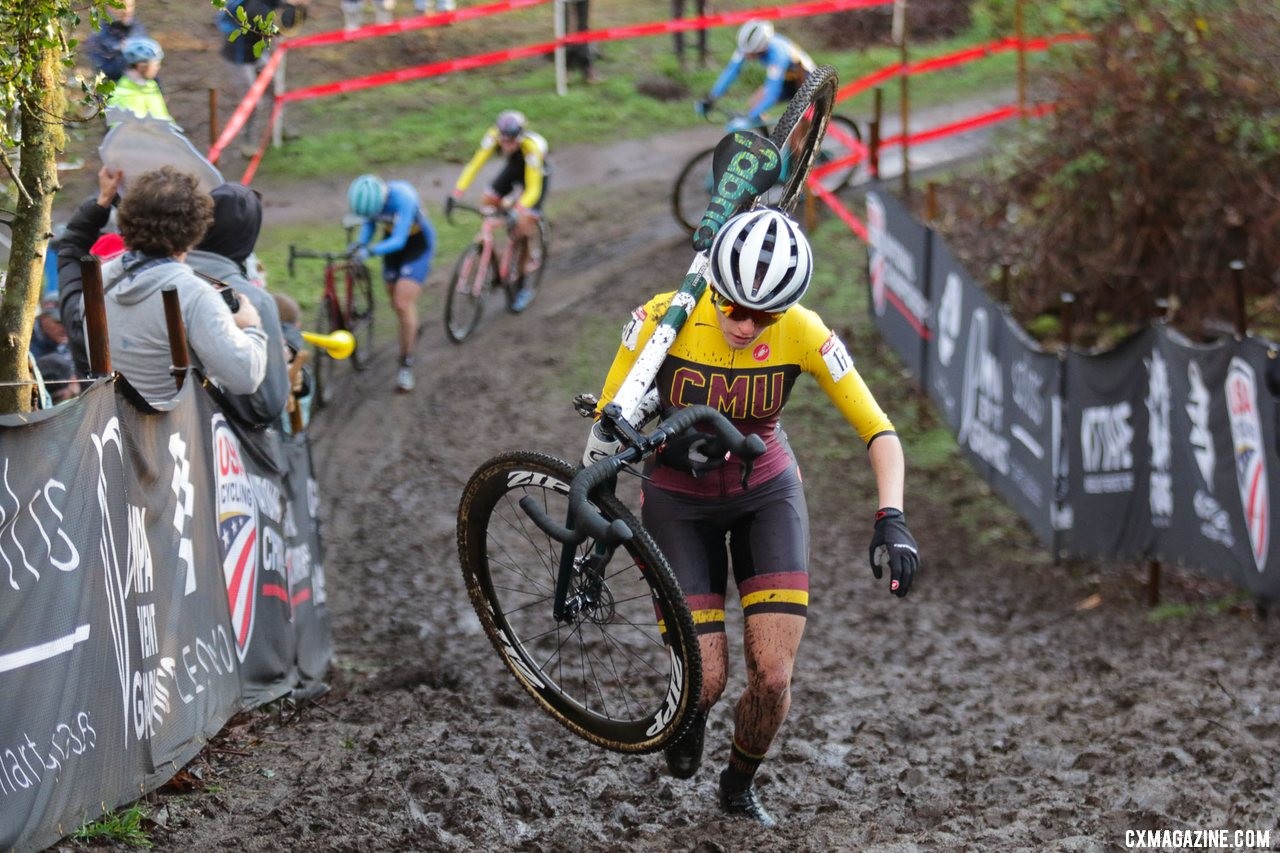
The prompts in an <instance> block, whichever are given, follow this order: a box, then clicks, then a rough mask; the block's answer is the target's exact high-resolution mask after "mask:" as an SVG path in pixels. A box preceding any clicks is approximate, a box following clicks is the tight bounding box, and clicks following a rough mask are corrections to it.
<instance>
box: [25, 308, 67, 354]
mask: <svg viewBox="0 0 1280 853" xmlns="http://www.w3.org/2000/svg"><path fill="white" fill-rule="evenodd" d="M30 349H31V354H32V355H34V356H35V357H36V358H40V357H41V356H45V355H49V354H51V353H56V354H58V355H63V356H66V358H67V361H68V362H70V360H71V343H70V341H69V339H68V337H67V330H66V328H65V327H63V325H62V318H61V317H60V316H59V311H58V302H57V300H52V301H51V300H45V301H43V302H41V303H40V313H39V314H37V315H36V322H35V325H34V326H32V328H31V346H30Z"/></svg>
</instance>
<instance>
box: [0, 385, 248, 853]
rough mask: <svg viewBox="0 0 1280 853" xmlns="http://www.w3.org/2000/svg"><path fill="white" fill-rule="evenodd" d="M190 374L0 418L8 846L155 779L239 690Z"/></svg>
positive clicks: (2, 734) (75, 821) (0, 688)
mask: <svg viewBox="0 0 1280 853" xmlns="http://www.w3.org/2000/svg"><path fill="white" fill-rule="evenodd" d="M194 389H195V385H194V383H189V384H188V388H187V390H186V391H184V392H183V394H182V395H181V398H180V401H179V403H178V405H177V407H176V408H175V409H174V410H173V411H171V412H167V413H161V414H142V413H139V412H137V411H136V410H134V409H133V407H132V406H131V405H130V404H129V403H127V402H125V400H124V398H123V397H122V396H121V395H120V393H119V390H118V386H117V385H113V384H112V383H108V382H100V383H97V384H95V385H94V386H93V387H92V388H90V389H89V390H88V391H87V392H86V393H85V394H84V395H83V396H81V397H80V398H79V399H77V400H76V401H73V402H72V403H68V404H65V405H62V406H59V407H58V408H57V409H54V410H52V411H50V412H47V413H43V416H42V417H40V418H38V419H36V420H35V421H34V422H33V423H29V424H25V425H19V424H18V421H16V420H15V419H11V418H10V419H5V428H3V429H0V456H2V457H3V459H4V462H3V469H4V472H3V476H4V479H5V489H4V492H3V494H4V497H3V499H0V515H2V520H0V590H3V592H2V593H0V848H5V849H8V848H9V847H20V848H24V849H27V848H30V849H35V848H39V847H42V846H44V845H46V844H49V843H52V842H53V841H55V840H57V839H58V838H59V837H61V836H62V835H64V834H66V833H67V832H70V831H71V830H73V829H75V828H76V827H77V826H79V825H80V824H81V823H82V822H84V821H85V820H86V819H90V818H93V817H96V816H97V815H98V814H99V813H100V812H101V811H102V809H103V807H104V805H105V807H106V808H109V809H110V808H114V807H115V806H117V805H119V804H121V803H124V802H128V801H129V800H132V799H134V798H136V797H137V795H138V792H139V791H140V790H146V789H149V788H152V787H155V786H156V785H158V784H160V783H161V782H162V781H163V780H164V779H167V778H169V777H170V776H171V775H172V774H173V773H174V772H176V771H177V770H178V769H179V768H180V767H181V766H182V765H183V764H184V763H186V762H187V761H188V760H190V758H192V757H193V756H194V755H195V754H196V752H197V751H198V750H199V749H200V746H201V744H202V743H203V741H204V740H205V739H206V738H207V736H208V735H209V734H211V733H213V732H216V731H217V730H218V729H219V728H221V726H222V725H223V724H224V723H225V721H226V720H227V719H228V718H229V716H230V714H231V713H232V712H233V711H234V710H235V708H236V707H238V705H239V693H240V689H239V674H238V672H237V661H236V657H235V652H234V649H233V645H232V640H231V636H230V633H229V631H228V617H227V606H226V596H225V594H224V592H223V586H222V583H221V578H219V577H218V576H217V574H216V573H215V572H214V571H212V569H213V567H215V566H216V565H217V562H216V556H215V555H216V554H217V547H218V546H217V541H216V539H215V535H214V525H213V514H212V508H211V506H210V505H209V501H210V499H211V497H212V494H213V492H212V486H211V484H210V482H209V479H208V476H207V473H206V472H207V471H208V470H209V463H208V458H207V450H206V447H205V445H204V442H202V441H196V442H192V441H191V440H190V438H191V437H192V436H200V435H202V434H203V431H202V430H201V429H200V428H199V421H198V413H197V408H196V405H195V402H194V399H193V398H194V397H196V396H198V395H199V394H200V392H199V391H198V390H194Z"/></svg>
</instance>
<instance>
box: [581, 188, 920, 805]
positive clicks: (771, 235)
mask: <svg viewBox="0 0 1280 853" xmlns="http://www.w3.org/2000/svg"><path fill="white" fill-rule="evenodd" d="M812 265H813V258H812V252H811V249H810V247H809V243H808V240H807V239H806V238H805V236H804V234H802V233H801V231H800V227H799V225H798V224H797V223H795V222H794V221H792V220H791V219H789V218H788V217H787V216H785V215H784V214H782V213H780V212H778V211H776V210H772V209H768V208H763V209H758V210H752V211H747V212H745V213H741V214H738V215H737V216H734V217H733V218H731V219H730V220H729V221H728V222H726V223H725V225H724V227H723V228H722V229H721V231H720V233H719V234H718V235H717V237H716V239H715V242H714V243H713V244H712V247H711V271H710V274H709V276H708V278H709V281H710V288H709V289H708V291H707V293H706V294H705V295H704V296H703V297H702V298H701V299H699V300H698V302H697V304H695V305H694V306H693V308H692V311H691V312H690V314H689V318H688V320H687V322H686V323H685V324H684V327H683V329H682V330H681V332H680V333H679V335H678V336H677V337H676V339H675V342H674V343H673V344H672V346H671V349H670V351H669V352H668V354H667V356H666V359H665V361H664V362H663V364H662V367H661V369H660V370H659V373H658V377H657V379H656V387H657V391H658V393H659V396H660V398H661V403H662V406H663V407H664V408H665V409H668V410H669V409H671V408H677V409H678V408H684V407H686V406H690V405H694V404H703V405H708V406H711V407H713V408H715V409H718V410H719V411H721V412H724V413H725V414H726V415H727V416H728V417H729V419H730V420H731V421H732V422H733V424H734V425H735V426H736V427H738V429H739V430H741V431H742V433H743V434H744V435H745V434H752V433H754V434H756V435H759V436H760V437H761V438H762V439H764V442H765V446H766V450H765V453H764V455H763V456H760V457H759V458H758V459H756V460H755V462H754V467H753V468H750V469H747V470H744V466H743V464H742V462H741V460H739V459H737V458H735V457H733V456H732V455H730V454H727V453H725V452H724V449H723V448H718V447H716V446H715V445H716V443H717V442H716V440H715V436H713V435H711V434H708V433H702V432H690V433H689V434H686V435H685V436H682V437H680V438H677V439H673V440H672V441H670V442H668V443H667V446H666V448H665V449H664V450H662V451H660V452H659V453H658V455H657V457H656V461H655V462H653V463H650V467H649V468H648V470H646V472H645V473H646V477H645V479H644V482H643V487H642V488H643V500H642V520H643V523H644V526H645V528H646V529H647V530H648V531H649V532H650V533H651V534H652V535H653V537H654V539H655V540H656V541H657V544H658V546H659V548H660V549H661V550H662V552H663V553H664V554H665V555H666V556H667V558H668V559H669V561H670V563H671V566H672V568H673V569H674V571H675V574H676V577H677V579H678V580H679V582H680V587H681V589H683V590H684V592H685V595H686V598H687V601H688V604H689V609H690V611H691V612H692V614H693V621H694V624H695V625H696V626H697V632H698V639H699V647H700V651H701V655H702V694H701V696H700V697H699V703H698V707H697V711H696V713H695V716H694V719H693V722H692V724H691V726H690V728H689V729H688V730H686V732H685V733H684V734H683V735H681V736H680V737H679V738H678V739H677V740H675V741H674V742H672V743H671V744H670V745H669V746H667V748H666V760H667V766H668V768H669V769H670V771H671V774H672V775H673V776H675V777H676V778H679V779H687V778H690V777H692V776H693V775H694V773H695V772H696V771H697V770H698V767H699V765H700V764H701V761H702V751H703V734H704V732H705V729H706V725H707V716H708V714H709V713H710V711H711V708H712V706H714V705H715V703H716V702H717V700H719V699H720V696H721V694H722V693H723V691H724V689H725V684H726V681H727V670H728V663H729V655H728V641H727V638H726V635H725V613H724V607H725V593H726V588H727V583H728V578H729V572H730V567H731V566H732V572H733V578H734V582H735V584H736V585H737V588H738V597H739V599H740V601H741V604H742V609H743V616H744V623H745V627H744V637H743V644H744V651H745V657H746V666H747V677H746V690H745V692H744V693H743V694H742V696H741V697H740V698H739V699H738V702H737V707H736V710H735V712H734V727H733V740H732V744H731V746H730V754H729V759H728V765H727V767H726V769H725V770H724V771H723V772H722V773H721V774H720V788H719V790H720V804H721V807H722V808H723V809H724V810H725V811H726V812H728V813H729V814H734V815H740V816H743V817H746V818H749V819H752V820H755V821H757V822H759V823H761V824H763V825H765V826H773V825H775V821H774V819H773V817H772V816H771V815H770V814H769V813H768V812H767V811H766V810H765V808H764V806H763V805H762V804H761V802H760V799H759V797H758V795H757V793H756V790H755V787H754V785H753V782H752V779H753V777H754V775H755V772H756V769H757V768H758V767H759V766H760V763H761V762H762V761H763V760H764V757H765V753H766V752H768V749H769V746H770V745H771V744H772V743H773V740H774V737H775V736H776V735H777V733H778V730H779V729H780V727H781V725H782V722H783V720H784V718H785V717H786V715H787V711H788V709H789V707H790V705H791V692H790V689H791V688H790V685H791V674H792V670H793V668H794V664H795V658H796V653H797V650H798V649H799V646H800V637H801V634H802V633H803V631H804V626H805V619H806V613H807V607H808V601H809V575H808V554H809V520H808V509H807V507H806V504H805V497H804V491H803V488H802V486H801V481H800V471H799V467H798V465H797V462H796V459H795V456H794V454H793V453H792V451H791V448H790V446H789V444H788V441H787V436H786V433H785V432H784V431H783V429H782V426H781V424H780V422H779V417H780V415H781V413H782V410H783V408H784V407H785V405H786V402H787V398H788V396H789V395H790V392H791V389H792V386H793V385H794V383H795V381H796V379H797V378H798V377H799V375H800V374H801V373H808V374H810V375H811V376H813V377H814V378H815V379H816V380H817V381H818V385H819V386H820V387H821V388H822V390H823V391H825V392H826V394H827V396H828V397H829V398H830V399H831V401H832V403H833V404H835V406H836V408H837V409H839V410H840V412H841V414H842V415H844V417H845V419H846V420H847V421H848V422H849V424H850V425H851V426H852V427H853V428H854V430H855V431H856V432H857V433H858V435H859V437H861V439H862V440H863V441H864V442H866V444H867V449H868V455H869V457H870V462H871V470H872V472H873V474H874V476H875V481H876V491H877V497H878V503H877V506H878V507H879V511H878V512H877V513H876V520H875V523H874V529H873V533H872V537H871V565H872V569H873V572H874V574H875V577H877V578H880V577H881V576H882V572H883V567H884V566H885V565H887V566H888V567H889V569H890V589H891V591H892V592H893V594H894V595H897V596H905V595H906V594H907V592H908V590H909V589H910V588H911V581H912V579H913V578H914V576H915V571H916V566H917V554H916V546H915V540H914V539H913V538H912V536H911V534H910V532H908V530H907V526H906V523H905V520H904V518H903V514H902V506H903V481H904V477H905V464H904V461H903V454H902V446H901V444H900V443H899V441H898V437H897V434H896V433H895V432H894V429H893V424H892V423H891V422H890V421H889V418H888V417H887V416H886V415H885V413H884V412H883V411H882V410H881V408H880V406H879V405H878V404H877V403H876V401H875V398H874V397H873V396H872V394H871V392H870V391H869V390H868V388H867V386H866V384H865V383H864V382H863V380H862V377H861V376H859V375H858V372H857V370H855V369H854V367H853V360H852V359H851V358H850V356H849V353H848V351H847V350H846V349H845V346H844V344H843V343H841V341H840V339H839V338H838V337H836V336H835V334H833V333H832V332H831V331H830V330H829V329H828V328H827V326H826V325H825V324H824V323H823V321H822V319H821V318H820V317H819V316H818V315H817V314H816V313H814V312H813V311H810V310H808V309H807V308H804V307H801V306H800V305H799V304H797V303H798V302H799V301H800V299H801V297H803V296H804V293H805V290H806V289H807V288H808V286H809V281H810V277H811V272H812ZM673 295H674V294H672V293H663V294H660V295H658V296H655V297H654V298H653V299H651V300H650V301H649V302H648V303H647V304H646V305H644V306H643V307H641V308H637V309H636V311H635V312H634V314H633V315H632V319H631V321H630V322H629V323H628V324H627V326H626V328H625V329H624V330H623V337H622V345H621V346H620V347H619V349H618V352H617V355H616V356H615V357H614V361H613V365H612V367H610V369H609V373H608V376H607V378H606V379H605V384H604V390H603V392H602V393H601V399H600V401H599V405H598V408H597V412H599V411H603V409H604V406H605V405H606V404H607V403H608V402H609V401H610V400H611V399H612V398H613V396H614V395H615V394H616V393H617V392H618V389H619V387H620V386H621V384H622V382H623V380H624V378H625V377H626V375H627V373H628V371H629V370H630V368H631V365H632V363H633V362H634V361H635V359H636V357H637V355H638V353H639V352H641V351H642V350H643V348H644V345H645V343H646V342H647V341H648V339H649V338H650V337H651V336H652V335H653V333H654V331H655V329H656V328H657V327H658V323H659V320H660V319H661V318H662V316H663V314H664V313H665V311H666V309H667V307H668V305H669V304H670V303H671V301H672V298H673ZM600 433H601V429H600V425H599V424H597V425H596V426H595V427H593V429H592V436H591V439H590V440H589V441H588V445H587V451H586V454H585V455H584V460H583V461H584V464H586V463H588V462H589V461H591V460H594V459H596V458H599V456H600V455H602V454H608V453H610V452H612V450H611V446H610V441H609V438H608V437H607V436H602V435H601V434H600ZM614 444H616V442H614ZM748 473H749V478H748V476H747V474H748ZM748 486H749V488H748ZM726 540H727V541H726Z"/></svg>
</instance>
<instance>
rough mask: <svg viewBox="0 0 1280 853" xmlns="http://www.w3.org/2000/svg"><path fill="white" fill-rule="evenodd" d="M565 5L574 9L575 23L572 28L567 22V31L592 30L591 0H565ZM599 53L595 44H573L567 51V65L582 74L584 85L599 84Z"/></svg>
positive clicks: (580, 31) (581, 31) (582, 31)
mask: <svg viewBox="0 0 1280 853" xmlns="http://www.w3.org/2000/svg"><path fill="white" fill-rule="evenodd" d="M565 5H566V6H568V7H570V8H571V9H573V16H574V23H573V25H572V27H570V26H569V25H568V21H566V22H565V24H566V26H565V29H567V30H569V31H570V32H574V33H584V32H586V31H587V30H589V29H591V25H590V24H589V23H588V22H587V16H588V15H589V14H590V11H591V3H590V0H565ZM597 53H598V51H597V50H596V46H595V45H594V44H571V45H569V47H568V48H566V49H565V64H566V65H567V66H568V67H569V68H576V69H577V70H578V71H580V72H582V82H583V83H599V82H600V72H599V71H597V70H596V66H595V58H596V55H597Z"/></svg>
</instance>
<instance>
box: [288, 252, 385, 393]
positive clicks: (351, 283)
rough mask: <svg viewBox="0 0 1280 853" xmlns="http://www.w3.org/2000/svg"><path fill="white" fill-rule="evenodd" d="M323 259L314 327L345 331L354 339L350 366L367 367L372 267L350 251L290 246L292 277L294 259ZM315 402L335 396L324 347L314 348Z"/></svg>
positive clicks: (371, 323)
mask: <svg viewBox="0 0 1280 853" xmlns="http://www.w3.org/2000/svg"><path fill="white" fill-rule="evenodd" d="M299 259H314V260H322V261H324V290H323V292H322V295H321V297H320V303H319V305H318V306H317V307H316V320H315V330H316V331H317V332H319V333H320V334H322V335H330V334H332V333H333V332H336V331H340V330H345V331H348V332H350V333H351V335H352V336H353V337H354V338H355V349H354V350H353V351H352V353H351V356H350V360H351V366H352V367H353V368H355V369H356V370H364V369H366V368H367V367H368V366H369V361H370V359H372V357H373V332H374V317H373V307H374V300H373V281H372V279H371V278H370V276H369V267H368V266H367V265H366V264H365V263H364V262H363V261H360V260H358V259H356V258H355V257H353V256H352V254H351V253H350V252H345V251H344V252H318V251H314V250H311V249H300V248H298V247H297V246H294V245H290V246H289V262H288V269H289V278H293V277H294V274H295V263H294V262H295V261H297V260H299ZM313 349H314V353H313V355H312V364H313V370H312V378H311V382H312V386H313V389H314V390H313V391H312V394H313V397H312V399H313V401H314V402H313V405H314V406H315V407H316V408H320V407H322V406H325V405H327V404H328V403H330V402H332V399H333V361H334V359H333V357H332V356H331V355H330V354H329V352H328V350H326V349H325V348H324V347H322V346H319V345H316V346H314V347H313Z"/></svg>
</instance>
